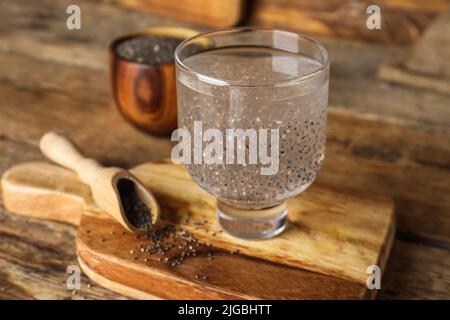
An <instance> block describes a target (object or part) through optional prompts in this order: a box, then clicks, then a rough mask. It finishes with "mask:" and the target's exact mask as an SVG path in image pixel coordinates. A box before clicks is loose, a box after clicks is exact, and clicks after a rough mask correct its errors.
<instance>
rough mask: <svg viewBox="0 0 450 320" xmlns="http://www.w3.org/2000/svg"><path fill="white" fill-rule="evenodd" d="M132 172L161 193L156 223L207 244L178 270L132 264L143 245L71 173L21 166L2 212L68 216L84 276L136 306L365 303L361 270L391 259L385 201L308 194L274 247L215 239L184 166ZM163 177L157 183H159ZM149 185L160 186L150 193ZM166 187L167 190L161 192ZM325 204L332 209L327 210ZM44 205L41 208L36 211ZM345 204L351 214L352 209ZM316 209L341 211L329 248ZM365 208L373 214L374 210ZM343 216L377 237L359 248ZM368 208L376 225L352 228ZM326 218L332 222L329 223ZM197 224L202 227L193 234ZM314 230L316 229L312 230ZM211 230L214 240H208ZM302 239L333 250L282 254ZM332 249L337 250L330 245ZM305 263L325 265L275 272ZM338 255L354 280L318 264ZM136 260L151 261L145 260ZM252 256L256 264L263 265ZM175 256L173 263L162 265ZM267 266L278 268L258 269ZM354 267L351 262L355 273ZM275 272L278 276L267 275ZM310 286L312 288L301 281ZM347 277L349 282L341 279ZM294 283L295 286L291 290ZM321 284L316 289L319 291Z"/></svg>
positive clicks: (11, 178)
mask: <svg viewBox="0 0 450 320" xmlns="http://www.w3.org/2000/svg"><path fill="white" fill-rule="evenodd" d="M132 171H133V173H134V174H135V175H136V176H137V177H139V178H140V179H141V180H142V181H144V183H146V184H149V183H150V180H151V181H152V182H151V184H152V188H158V186H159V189H158V193H157V194H158V199H159V200H160V203H161V205H162V208H163V210H164V211H163V217H164V219H165V222H166V223H173V224H176V225H179V226H181V227H182V228H183V229H185V230H188V231H190V232H192V233H193V234H194V235H196V236H197V237H198V238H199V240H201V241H203V242H204V243H208V244H211V245H212V249H211V248H209V247H205V248H203V249H201V248H200V249H199V253H198V255H197V256H196V257H192V258H189V259H187V260H186V261H185V262H184V263H183V264H182V265H181V266H177V267H176V268H173V267H171V266H170V263H163V262H160V261H158V256H154V255H145V254H141V255H140V256H139V257H138V259H137V260H135V259H134V257H133V256H130V253H129V252H130V250H136V248H138V246H139V245H140V244H142V245H145V243H146V240H145V239H144V238H138V237H136V236H135V235H133V234H132V233H128V232H126V233H123V231H124V229H123V227H121V225H120V224H118V223H117V222H115V221H114V220H112V219H111V218H110V217H109V216H108V215H106V214H105V213H104V212H103V211H101V210H99V209H98V208H97V207H96V206H95V205H94V202H93V199H92V196H91V195H90V194H86V186H85V185H84V184H82V183H81V182H79V181H76V180H74V177H75V175H74V174H73V173H72V172H69V171H67V170H66V169H61V168H59V167H57V166H54V165H51V164H47V163H38V162H35V163H29V164H22V165H18V166H16V167H14V168H12V169H11V170H9V171H7V172H6V173H5V174H4V175H3V177H2V196H3V201H4V205H5V206H6V208H8V210H10V211H13V212H17V213H21V214H24V215H28V216H32V217H39V218H55V217H57V219H64V217H66V218H65V219H66V221H70V222H75V223H77V221H78V222H79V233H78V237H77V250H78V255H79V259H80V262H81V265H82V266H84V267H85V268H87V270H88V271H87V273H88V275H90V276H92V279H93V280H97V281H99V283H100V284H102V285H104V286H106V287H107V288H110V289H112V290H115V291H118V292H120V293H123V294H125V295H128V296H131V297H135V298H152V297H154V296H156V297H159V298H172V299H173V298H177V299H181V298H185V299H194V298H195V299H206V298H208V299H219V298H225V299H228V298H234V299H236V298H239V299H249V298H263V299H268V298H275V299H283V298H292V299H298V298H325V299H327V298H338V299H347V298H366V297H367V296H368V292H367V288H366V286H365V278H366V277H367V275H366V273H365V269H366V267H367V265H366V263H369V264H374V263H384V262H385V261H386V260H387V257H388V255H389V249H390V242H391V240H392V238H393V235H394V230H393V229H392V228H390V227H392V225H390V223H391V222H392V221H391V220H390V219H391V218H392V216H391V214H392V211H390V210H391V209H392V208H391V207H389V202H384V201H385V200H384V199H375V200H368V199H364V198H358V197H354V196H351V195H345V197H344V198H342V201H343V202H339V201H337V198H338V197H339V194H338V193H334V192H331V191H327V190H322V191H319V190H320V189H319V190H317V191H312V192H310V193H315V194H316V197H318V198H314V197H313V198H312V199H310V200H308V199H307V198H305V197H303V199H302V201H301V202H302V206H303V205H304V206H306V207H305V208H304V209H299V208H297V206H298V205H299V204H295V201H294V202H293V203H292V205H291V206H290V211H291V218H290V219H291V226H290V227H289V229H290V230H289V229H288V230H287V231H286V232H285V233H284V234H283V235H281V236H280V237H278V238H276V239H272V240H266V241H244V240H239V239H235V238H232V237H230V236H227V235H225V234H223V233H221V232H220V231H219V226H218V224H217V223H216V221H215V214H214V208H210V209H208V208H207V207H205V203H206V204H207V203H211V202H212V201H213V199H212V197H211V196H208V195H207V194H206V192H204V191H202V190H201V189H200V188H199V187H198V186H196V184H195V183H194V182H193V181H192V180H191V179H190V177H189V175H188V173H187V172H186V171H185V169H184V168H183V167H181V166H176V165H172V164H166V163H155V164H144V165H141V166H139V167H137V168H136V170H132ZM161 172H164V173H165V175H164V174H163V175H161ZM154 175H156V176H157V177H155V176H154ZM164 176H165V178H163V177H164ZM149 179H150V180H149ZM155 179H156V180H155ZM155 181H156V183H158V186H156V185H154V183H155ZM180 183H181V184H183V185H184V187H185V188H187V189H190V190H191V191H190V192H189V193H187V194H182V193H180V192H179V188H174V186H175V185H178V186H179V185H180ZM168 185H170V186H171V187H170V188H167V186H168ZM321 193H322V194H321ZM327 193H328V194H327ZM26 195H29V196H30V198H31V200H32V201H26V200H25V199H26V198H25V197H26ZM84 197H86V198H84ZM174 197H175V198H174ZM327 199H328V200H327ZM24 200H25V201H24ZM333 200H334V201H335V204H331V203H332V202H333ZM317 201H322V203H320V202H317ZM75 202H78V204H79V206H74V203H75ZM44 203H46V208H44V206H43V204H44ZM349 203H351V204H352V205H353V206H355V207H354V208H352V207H351V206H349ZM36 204H37V205H36ZM41 204H42V205H41ZM374 204H375V205H376V208H377V209H376V210H380V211H374V210H373V205H374ZM314 206H317V207H322V208H323V209H322V210H327V211H328V212H329V213H330V214H331V215H332V216H333V215H335V214H334V213H333V208H334V210H338V211H339V213H338V212H336V216H337V217H336V219H332V220H337V222H336V224H335V225H334V224H329V227H330V228H332V230H334V231H331V235H330V237H331V238H333V239H334V240H328V239H326V238H327V237H326V236H324V235H321V232H317V231H316V230H318V229H317V228H319V229H322V230H323V229H324V228H323V222H322V223H319V221H316V222H314V221H313V220H314V219H311V217H313V216H314V215H317V216H318V219H319V220H320V209H319V210H318V209H314ZM365 206H372V210H371V209H369V208H366V207H365ZM199 208H200V210H199ZM80 209H81V210H80ZM341 210H356V211H354V212H353V214H354V215H356V218H355V217H352V216H351V215H350V216H349V217H350V219H351V220H353V222H351V221H347V224H348V228H355V229H356V230H355V229H354V230H353V231H357V232H358V231H359V232H360V233H364V230H365V228H369V230H373V232H375V234H373V235H370V234H366V235H362V234H361V236H362V237H364V238H365V241H366V242H362V241H361V243H358V240H353V241H352V240H351V239H349V238H348V235H346V231H345V228H346V226H345V223H344V221H339V220H341V219H342V218H341V217H340V216H341V215H343V214H344V215H345V213H346V212H343V211H341ZM358 210H360V211H358ZM366 210H369V213H370V214H371V215H376V216H378V217H379V220H378V219H377V220H375V221H379V223H380V224H378V223H377V222H374V221H373V219H372V223H371V224H370V226H367V222H365V221H364V220H361V221H358V218H357V216H359V215H360V212H361V213H362V214H363V215H364V212H365V211H366ZM297 211H302V212H304V213H305V214H306V213H307V212H308V213H309V214H311V215H308V219H307V221H308V222H307V221H304V222H302V224H301V227H297V225H298V224H299V223H300V222H296V221H294V220H295V217H296V215H297ZM324 213H325V212H324ZM80 217H81V218H80ZM187 217H189V218H188V219H189V223H187V222H186V219H187ZM327 219H328V220H330V218H329V217H328V218H327ZM346 219H349V218H346ZM346 219H343V220H346ZM205 221H207V223H205ZM310 223H311V225H310ZM386 223H387V225H386ZM199 224H201V226H200V227H199ZM317 224H319V225H318V226H316V227H314V225H317ZM343 224H344V225H343ZM333 225H334V227H333ZM382 225H383V226H384V227H382ZM297 228H298V229H297ZM373 228H374V229H373ZM379 228H381V229H383V228H384V230H379ZM388 229H389V230H388ZM213 232H215V233H217V235H216V236H212V233H213ZM388 232H389V233H388ZM301 233H305V236H301ZM327 233H328V231H327V230H325V231H324V232H323V234H327ZM112 234H114V235H112ZM299 236H300V237H299ZM291 237H294V239H291ZM366 238H367V239H366ZM375 238H379V239H377V240H379V241H380V245H379V246H378V249H381V247H384V248H385V251H383V252H382V253H379V252H376V253H374V254H371V253H370V252H369V251H372V250H376V247H377V245H376V244H373V243H372V241H374V239H375ZM280 239H281V241H280ZM308 239H310V240H309V241H316V243H317V244H316V245H318V244H319V243H320V242H325V243H322V244H320V246H323V247H324V248H326V247H327V246H330V245H331V248H329V249H328V250H331V251H329V252H328V254H327V255H326V256H325V255H323V256H320V252H319V253H315V252H309V253H308V254H305V253H303V252H299V251H297V252H295V253H294V252H292V255H291V256H290V255H289V251H291V250H296V249H294V248H295V247H296V246H297V245H298V244H301V243H302V242H305V241H308ZM377 240H375V242H376V241H377ZM333 241H336V242H337V244H336V245H333V244H332V242H333ZM280 246H281V247H280ZM308 246H310V245H308V244H305V248H304V250H308ZM352 246H355V249H356V251H353V253H348V252H349V251H350V252H351V251H352V250H349V248H351V247H352ZM236 248H239V249H241V251H242V253H244V254H245V255H246V256H248V257H249V258H245V257H243V256H240V255H239V256H235V255H232V254H230V250H235V249H236ZM210 250H212V251H213V252H214V256H213V257H214V258H213V260H210V259H209V258H208V256H207V252H209V251H210ZM297 250H298V249H297ZM319 250H321V249H320V248H319ZM280 254H281V255H280ZM310 255H311V258H313V259H311V261H313V260H315V261H319V263H323V266H320V264H316V266H314V267H311V266H310V267H309V269H311V271H316V272H308V271H305V270H302V269H298V268H291V267H286V266H283V265H287V264H292V265H293V266H297V267H299V266H302V267H303V266H305V264H304V263H302V262H301V261H300V260H301V259H305V261H307V259H310V258H309V257H308V256H310ZM346 255H347V260H346V261H341V263H343V264H344V265H345V266H346V270H347V269H350V270H352V268H355V269H354V270H356V274H357V275H360V276H358V277H359V278H356V277H352V276H351V275H349V274H346V272H342V269H340V266H339V265H338V264H337V263H336V264H335V267H333V268H334V269H335V270H331V268H332V267H330V262H326V259H328V257H329V256H330V257H333V258H334V259H339V256H344V257H345V256H346ZM359 256H362V257H363V258H368V259H374V260H368V261H365V262H364V265H360V267H361V268H362V269H363V270H358V268H357V267H358V264H359V262H358V260H359ZM144 257H145V258H148V259H149V261H145V260H144ZM254 257H260V258H264V260H259V259H255V258H254ZM174 258H175V256H174V257H171V258H170V260H172V259H174ZM170 260H169V262H170ZM266 260H269V261H273V262H279V263H281V264H273V263H270V262H265V261H266ZM381 260H382V261H381ZM353 263H355V265H354V266H353ZM336 267H337V268H336ZM274 273H276V274H277V276H274V275H273V274H274ZM324 273H328V274H330V275H333V276H332V277H331V276H328V275H325V274H324ZM196 274H201V275H202V276H207V277H208V279H207V280H202V279H195V275H196ZM97 275H98V276H99V277H98V276H97ZM309 278H311V280H312V282H311V281H309V280H308V279H309ZM349 279H350V280H352V281H347V280H349ZM297 281H298V282H297ZM300 281H301V282H302V283H303V284H302V285H299V283H300ZM320 282H322V284H321V285H320V286H317V285H319V283H320ZM115 283H119V286H118V287H116V286H115ZM329 285H332V286H339V289H338V290H337V291H336V289H337V287H335V288H334V289H335V290H333V295H331V296H330V294H331V292H330V291H329V290H330V288H329ZM314 286H316V287H315V290H310V291H304V289H305V288H308V287H309V288H313V287H314ZM322 286H324V287H325V288H326V289H323V291H324V292H323V293H322V289H320V287H322ZM136 290H137V291H136ZM311 291H314V292H311Z"/></svg>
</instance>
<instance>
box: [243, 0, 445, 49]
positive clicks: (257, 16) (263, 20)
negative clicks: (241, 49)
mask: <svg viewBox="0 0 450 320" xmlns="http://www.w3.org/2000/svg"><path fill="white" fill-rule="evenodd" d="M372 4H375V5H378V6H380V8H381V14H382V26H381V30H369V29H368V28H367V27H366V20H367V18H368V16H369V15H368V14H367V13H366V9H367V7H368V6H369V5H372ZM449 4H450V2H449V1H448V0H431V1H420V0H415V1H408V0H394V1H392V0H375V1H368V0H358V1H350V0H333V1H331V0H330V1H309V0H255V1H254V2H253V7H252V9H251V10H250V13H249V14H250V17H249V23H250V24H255V25H259V26H265V27H271V28H281V29H289V30H293V31H298V32H304V33H313V34H322V35H327V36H338V37H345V38H353V39H362V40H366V41H370V42H382V43H395V44H411V43H414V42H415V41H417V40H418V39H419V37H420V35H421V33H422V32H423V31H424V30H425V29H426V27H427V26H428V25H430V24H431V22H432V21H433V19H434V18H435V17H436V16H437V14H439V13H440V12H442V11H445V10H446V8H448V5H449Z"/></svg>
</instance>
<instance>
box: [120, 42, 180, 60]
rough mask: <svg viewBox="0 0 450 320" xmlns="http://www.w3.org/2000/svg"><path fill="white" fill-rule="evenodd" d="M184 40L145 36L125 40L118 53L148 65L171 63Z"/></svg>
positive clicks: (125, 57) (127, 58)
mask: <svg viewBox="0 0 450 320" xmlns="http://www.w3.org/2000/svg"><path fill="white" fill-rule="evenodd" d="M181 41H182V39H178V38H172V37H166V36H156V35H145V36H137V37H134V38H129V39H125V40H123V41H122V42H120V43H119V44H118V45H117V47H116V53H117V54H118V55H119V56H120V57H122V58H124V59H126V60H130V61H135V62H139V63H147V64H155V63H158V64H163V63H170V62H172V61H173V60H174V52H175V48H176V47H177V46H178V44H179V43H180V42H181Z"/></svg>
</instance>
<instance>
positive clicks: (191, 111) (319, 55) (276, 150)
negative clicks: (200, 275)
mask: <svg viewBox="0 0 450 320" xmlns="http://www.w3.org/2000/svg"><path fill="white" fill-rule="evenodd" d="M175 61H176V78H177V103H178V127H179V128H181V129H182V130H184V131H185V132H188V133H189V135H186V134H184V135H183V136H182V139H180V141H181V140H183V141H184V140H185V139H192V142H191V143H190V145H189V144H187V146H188V147H190V149H189V150H185V149H183V150H182V151H180V150H181V149H180V150H178V151H180V153H179V157H180V158H182V159H184V160H183V161H184V162H185V165H186V167H187V170H188V171H189V174H190V175H191V176H192V178H193V179H194V180H195V181H196V183H198V184H199V185H200V186H201V187H202V188H203V189H204V190H206V191H207V192H209V193H211V194H213V195H214V196H215V197H216V198H217V215H218V220H219V223H220V225H221V226H222V228H223V229H224V230H225V231H226V232H228V233H229V234H231V235H234V236H237V237H240V238H246V239H264V238H270V237H273V236H276V235H278V234H279V233H280V232H282V231H283V230H284V228H285V226H286V222H287V206H286V199H288V198H290V197H293V196H295V195H297V194H299V193H301V192H303V191H305V189H306V188H308V187H309V186H310V185H311V183H312V182H313V181H314V179H315V177H316V174H317V173H318V171H319V169H320V168H321V166H322V163H323V160H324V154H325V137H326V134H325V129H326V106H327V103H328V79H329V60H328V54H327V51H326V49H325V48H324V47H323V45H321V44H320V43H319V42H317V41H316V40H313V39H311V38H309V37H306V36H303V35H299V34H296V33H292V32H286V31H280V30H271V29H261V28H234V29H227V30H219V31H212V32H207V33H203V34H199V35H196V36H194V37H191V38H189V39H186V40H185V41H183V42H182V43H181V44H180V45H179V46H178V47H177V49H176V51H175ZM249 129H250V130H249ZM179 130H180V129H179ZM179 130H178V132H177V133H178V135H179V134H180V132H179ZM239 130H241V131H239ZM239 134H240V135H239ZM255 134H256V135H255ZM221 135H222V138H220V137H221ZM213 142H214V144H213ZM208 145H209V146H210V147H209V148H208ZM185 146H186V145H185ZM212 146H214V148H213V147H212ZM195 148H197V150H195ZM239 153H240V155H241V157H239V155H238V154H239ZM242 154H243V155H244V158H243V157H242ZM206 156H209V158H207V157H206ZM277 160H278V161H277Z"/></svg>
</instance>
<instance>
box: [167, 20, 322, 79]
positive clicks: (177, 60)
mask: <svg viewBox="0 0 450 320" xmlns="http://www.w3.org/2000/svg"><path fill="white" fill-rule="evenodd" d="M236 31H248V32H250V31H271V32H273V31H275V32H278V33H284V34H286V35H290V36H295V37H296V38H300V39H303V40H307V41H309V42H311V43H312V44H313V45H315V46H317V48H318V49H319V50H320V52H321V54H322V55H323V57H324V63H323V64H322V63H321V66H320V67H318V68H317V69H316V70H314V71H312V72H310V73H307V74H304V75H302V76H299V77H294V78H292V79H288V80H282V81H264V82H259V83H249V82H244V81H240V80H228V79H220V78H216V77H212V76H208V75H206V74H202V73H199V72H196V71H194V70H192V69H191V68H189V67H188V66H186V65H185V64H184V63H183V62H182V61H181V59H180V57H179V55H180V53H181V50H182V49H183V48H184V47H185V46H186V45H187V44H188V43H190V42H192V41H194V40H195V39H198V38H201V37H205V36H206V37H208V36H211V35H214V34H218V33H231V32H236ZM194 55H195V54H194ZM175 63H176V65H177V66H179V67H180V68H181V69H183V71H185V72H186V73H188V74H190V75H192V76H194V77H195V78H197V79H198V80H200V81H204V82H207V83H209V84H212V85H218V86H236V87H255V88H258V87H269V86H270V87H280V86H287V85H293V84H296V83H298V82H302V81H305V80H308V79H310V78H313V77H315V76H317V75H318V74H320V73H321V72H322V71H324V70H325V69H327V68H328V66H329V64H330V60H329V56H328V51H327V49H326V48H325V46H324V45H323V44H322V43H321V42H320V41H318V40H315V39H313V38H311V37H309V36H307V35H304V34H301V33H296V32H291V31H285V30H279V29H271V28H258V27H235V28H225V29H216V30H212V31H206V32H202V33H199V34H196V35H195V36H192V37H189V38H186V39H184V40H183V41H182V42H181V43H180V44H179V45H178V46H177V47H176V49H175Z"/></svg>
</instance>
